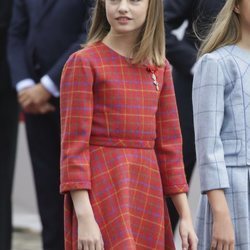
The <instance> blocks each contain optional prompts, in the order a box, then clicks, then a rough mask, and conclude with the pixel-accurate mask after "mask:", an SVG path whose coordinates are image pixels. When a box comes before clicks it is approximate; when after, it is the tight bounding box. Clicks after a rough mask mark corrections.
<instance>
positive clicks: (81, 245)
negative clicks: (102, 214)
mask: <svg viewBox="0 0 250 250" xmlns="http://www.w3.org/2000/svg"><path fill="white" fill-rule="evenodd" d="M103 249H104V243H103V239H102V235H101V231H100V229H99V226H98V224H97V222H96V221H95V218H94V216H83V217H81V218H79V217H78V250H103Z"/></svg>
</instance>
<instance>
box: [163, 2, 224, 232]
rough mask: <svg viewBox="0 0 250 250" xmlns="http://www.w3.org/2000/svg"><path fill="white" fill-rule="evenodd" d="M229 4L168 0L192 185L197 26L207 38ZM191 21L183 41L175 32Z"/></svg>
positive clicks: (169, 41)
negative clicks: (214, 22)
mask: <svg viewBox="0 0 250 250" xmlns="http://www.w3.org/2000/svg"><path fill="white" fill-rule="evenodd" d="M224 2H225V0H219V1H218V0H164V18H165V31H166V53H167V54H166V56H167V58H168V60H169V61H170V63H171V65H172V66H173V80H174V87H175V93H176V100H177V106H178V112H179V117H180V125H181V130H182V137H183V157H184V164H185V171H186V177H187V181H188V182H190V179H191V176H192V172H193V169H194V165H195V161H196V156H195V144H194V128H193V111H192V82H193V73H192V70H193V67H194V64H195V62H196V58H197V52H198V47H199V44H200V42H199V40H198V38H197V36H196V35H195V33H194V31H193V26H195V27H196V31H197V33H198V34H199V35H200V36H204V35H205V33H206V30H208V29H209V24H212V21H213V20H214V18H215V17H216V15H217V14H218V13H219V11H220V9H221V8H222V6H223V4H224ZM185 20H187V21H188V26H187V28H186V30H185V33H184V37H183V39H181V40H179V39H178V38H177V37H176V35H174V34H173V30H175V29H177V28H178V27H180V26H181V24H182V23H183V22H184V21H185ZM167 203H168V208H169V212H170V218H171V223H172V229H173V231H174V230H175V227H176V224H177V222H178V213H177V212H176V210H175V208H174V206H173V204H172V202H171V200H170V199H167Z"/></svg>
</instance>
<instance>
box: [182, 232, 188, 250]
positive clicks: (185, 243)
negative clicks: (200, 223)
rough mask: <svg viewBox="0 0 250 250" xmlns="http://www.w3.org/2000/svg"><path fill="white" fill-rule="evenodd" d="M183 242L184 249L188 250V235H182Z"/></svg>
mask: <svg viewBox="0 0 250 250" xmlns="http://www.w3.org/2000/svg"><path fill="white" fill-rule="evenodd" d="M181 240H182V249H183V250H188V247H189V245H188V236H187V234H182V235H181Z"/></svg>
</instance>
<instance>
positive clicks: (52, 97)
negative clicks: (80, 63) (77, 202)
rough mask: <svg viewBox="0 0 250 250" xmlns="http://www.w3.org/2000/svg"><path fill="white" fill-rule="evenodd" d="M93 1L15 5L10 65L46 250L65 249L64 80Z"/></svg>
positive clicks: (23, 0)
mask: <svg viewBox="0 0 250 250" xmlns="http://www.w3.org/2000/svg"><path fill="white" fill-rule="evenodd" d="M91 2H92V1H91V0H85V1H82V0H70V1H69V0H60V1H59V0H48V1H46V0H36V1H28V0H14V6H13V17H12V20H11V25H10V29H9V43H8V60H9V63H10V69H11V76H12V83H13V85H14V87H15V88H16V90H17V92H18V101H19V103H20V105H21V107H22V109H23V111H24V113H25V122H26V132H27V138H28V145H29V151H30V156H31V161H32V167H33V172H34V178H35V186H36V192H37V201H38V208H39V212H40V217H41V222H42V226H43V231H42V239H43V248H44V249H45V250H62V249H64V243H63V242H64V236H63V228H64V225H63V198H62V196H60V194H59V179H60V178H59V168H60V167H59V166H60V164H59V161H60V122H59V96H60V86H59V83H60V76H61V72H62V68H63V66H64V64H65V62H66V60H67V59H68V57H69V55H70V54H72V53H73V52H74V51H76V50H78V49H80V45H81V44H82V43H83V42H84V41H85V39H86V25H87V24H86V23H87V20H88V19H89V12H90V11H89V10H90V8H91V4H92V3H91Z"/></svg>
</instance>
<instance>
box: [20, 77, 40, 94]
mask: <svg viewBox="0 0 250 250" xmlns="http://www.w3.org/2000/svg"><path fill="white" fill-rule="evenodd" d="M35 84H36V83H35V82H34V81H33V80H32V79H29V78H27V79H24V80H22V81H20V82H18V83H17V84H16V91H17V92H20V91H21V90H23V89H26V88H29V87H32V86H34V85H35Z"/></svg>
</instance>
